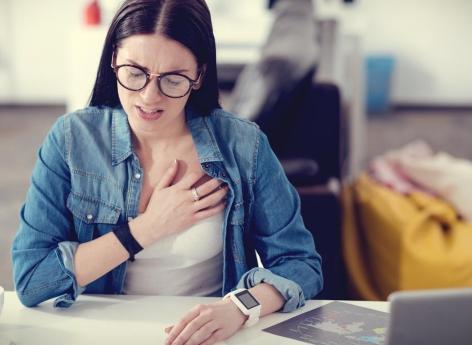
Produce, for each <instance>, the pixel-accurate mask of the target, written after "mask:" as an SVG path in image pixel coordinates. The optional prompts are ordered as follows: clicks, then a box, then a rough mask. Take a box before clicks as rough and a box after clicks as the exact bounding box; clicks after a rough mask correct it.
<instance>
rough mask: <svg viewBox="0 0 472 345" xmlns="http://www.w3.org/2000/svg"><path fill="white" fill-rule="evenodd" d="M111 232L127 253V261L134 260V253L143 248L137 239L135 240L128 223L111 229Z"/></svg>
mask: <svg viewBox="0 0 472 345" xmlns="http://www.w3.org/2000/svg"><path fill="white" fill-rule="evenodd" d="M113 233H114V234H115V236H116V238H118V241H120V243H121V244H122V246H123V247H124V248H125V249H126V250H127V252H128V253H129V261H134V255H135V254H137V253H139V252H140V251H141V250H143V247H141V245H140V244H139V243H138V241H136V239H135V238H134V237H133V235H132V234H131V231H130V229H129V225H128V223H125V224H123V225H120V226H118V227H117V228H115V229H113Z"/></svg>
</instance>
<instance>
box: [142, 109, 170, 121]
mask: <svg viewBox="0 0 472 345" xmlns="http://www.w3.org/2000/svg"><path fill="white" fill-rule="evenodd" d="M136 112H137V114H138V116H139V117H140V118H142V119H143V120H146V121H154V120H157V119H158V118H160V117H161V116H162V113H163V112H164V111H163V110H162V109H145V108H144V109H143V108H141V107H140V106H136Z"/></svg>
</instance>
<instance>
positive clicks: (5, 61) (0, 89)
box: [0, 0, 11, 101]
mask: <svg viewBox="0 0 472 345" xmlns="http://www.w3.org/2000/svg"><path fill="white" fill-rule="evenodd" d="M9 12H10V0H3V1H0V101H6V100H8V99H9V98H10V97H11V93H10V84H11V69H10V66H9V64H10V49H9V48H10V35H9V27H10V25H9V19H10V18H9V16H8V14H9Z"/></svg>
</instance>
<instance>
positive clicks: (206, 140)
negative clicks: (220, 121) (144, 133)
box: [111, 107, 223, 165]
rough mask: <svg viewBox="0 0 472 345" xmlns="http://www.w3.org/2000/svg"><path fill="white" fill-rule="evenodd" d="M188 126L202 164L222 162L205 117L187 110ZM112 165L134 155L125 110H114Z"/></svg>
mask: <svg viewBox="0 0 472 345" xmlns="http://www.w3.org/2000/svg"><path fill="white" fill-rule="evenodd" d="M185 115H186V121H187V126H188V128H189V130H190V133H191V134H192V138H193V141H194V143H195V146H196V149H197V153H198V158H199V160H200V163H206V162H214V161H222V160H223V159H222V156H221V152H220V150H219V148H218V146H217V145H216V141H215V138H214V135H213V133H212V132H211V129H210V127H209V126H208V123H207V121H208V119H207V118H206V117H205V116H199V115H198V114H197V113H195V112H194V111H193V110H192V109H190V108H189V107H187V108H186V109H185ZM111 140H112V143H111V147H112V149H111V155H112V164H113V165H117V164H119V163H121V162H123V161H124V160H125V159H127V158H128V157H129V156H130V155H131V154H132V153H133V145H132V142H131V130H130V127H129V123H128V117H127V116H126V113H125V111H124V110H123V108H121V107H120V108H115V109H113V116H112V134H111Z"/></svg>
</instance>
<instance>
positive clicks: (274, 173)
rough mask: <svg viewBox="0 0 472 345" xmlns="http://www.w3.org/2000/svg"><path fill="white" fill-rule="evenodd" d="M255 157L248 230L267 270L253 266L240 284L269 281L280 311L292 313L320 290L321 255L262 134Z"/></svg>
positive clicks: (294, 194) (297, 197)
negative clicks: (281, 300)
mask: <svg viewBox="0 0 472 345" xmlns="http://www.w3.org/2000/svg"><path fill="white" fill-rule="evenodd" d="M256 157H257V158H256V161H255V172H254V187H253V188H254V203H253V206H252V211H251V216H250V217H251V218H250V219H251V222H250V231H251V236H252V240H253V242H254V246H255V249H256V251H257V253H258V254H259V256H260V259H261V262H262V264H263V266H264V269H262V268H254V269H252V270H250V271H249V272H247V273H246V274H245V275H243V277H242V278H241V280H240V283H239V285H240V286H245V287H252V286H254V285H257V284H258V283H261V282H265V283H268V284H271V285H272V286H274V287H275V288H276V289H277V290H278V291H279V292H280V293H281V295H282V296H283V297H284V298H285V304H284V306H283V308H282V310H281V311H284V312H289V311H292V310H294V309H297V308H299V307H301V306H303V305H304V301H305V298H313V297H314V296H315V295H317V294H318V293H319V292H320V291H321V289H322V287H323V275H322V271H321V257H320V255H319V254H318V253H317V251H316V248H315V243H314V240H313V236H312V234H311V233H310V231H308V230H307V229H306V227H305V225H304V223H303V220H302V217H301V214H300V197H299V195H298V193H297V191H296V190H295V188H294V187H293V186H292V184H291V183H290V182H289V181H288V179H287V177H286V175H285V173H284V171H283V168H282V166H281V165H280V162H279V160H278V159H277V157H276V156H275V154H274V152H273V151H272V149H271V148H270V145H269V142H268V140H267V137H266V136H265V134H263V133H262V132H260V139H259V144H258V151H257V155H256Z"/></svg>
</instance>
